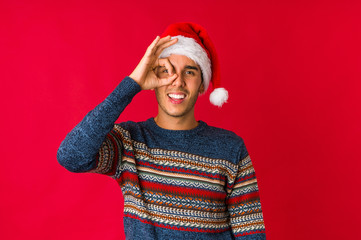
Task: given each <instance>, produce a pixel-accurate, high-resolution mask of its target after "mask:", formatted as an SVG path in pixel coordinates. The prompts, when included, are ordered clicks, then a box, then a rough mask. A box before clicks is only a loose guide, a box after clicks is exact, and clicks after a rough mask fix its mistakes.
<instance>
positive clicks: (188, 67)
mask: <svg viewBox="0 0 361 240" xmlns="http://www.w3.org/2000/svg"><path fill="white" fill-rule="evenodd" d="M184 68H185V69H193V70H197V71H198V68H197V67H195V66H190V65H187V66H185V67H184Z"/></svg>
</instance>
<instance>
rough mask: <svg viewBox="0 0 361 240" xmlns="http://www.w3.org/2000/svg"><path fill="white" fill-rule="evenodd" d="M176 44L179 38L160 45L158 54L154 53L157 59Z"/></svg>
mask: <svg viewBox="0 0 361 240" xmlns="http://www.w3.org/2000/svg"><path fill="white" fill-rule="evenodd" d="M176 42H178V38H173V39H172V40H169V41H167V42H164V43H163V44H158V45H159V47H157V50H156V52H155V53H154V55H155V57H156V58H158V57H159V55H160V54H161V53H162V52H163V50H164V49H166V48H167V47H170V46H172V45H173V44H175V43H176Z"/></svg>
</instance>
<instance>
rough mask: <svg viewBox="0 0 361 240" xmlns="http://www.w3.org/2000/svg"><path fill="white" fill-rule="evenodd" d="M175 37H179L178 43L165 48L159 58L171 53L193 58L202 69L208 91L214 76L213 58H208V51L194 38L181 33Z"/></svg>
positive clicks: (205, 87)
mask: <svg viewBox="0 0 361 240" xmlns="http://www.w3.org/2000/svg"><path fill="white" fill-rule="evenodd" d="M173 38H178V41H177V43H175V44H174V45H172V46H170V47H167V48H166V49H164V50H163V52H162V53H161V54H160V56H159V58H166V57H169V56H170V55H171V54H177V55H184V56H187V57H189V58H190V59H192V60H193V61H194V62H195V63H197V64H198V65H199V67H200V68H201V70H202V75H203V83H204V90H205V91H206V90H207V89H208V86H209V82H210V81H211V78H212V68H211V60H210V59H209V58H208V55H207V52H206V51H205V50H204V49H203V48H202V47H201V46H200V45H199V44H198V43H197V42H196V41H195V40H194V39H193V38H188V37H184V36H181V35H179V36H174V37H172V39H173ZM205 91H204V92H205Z"/></svg>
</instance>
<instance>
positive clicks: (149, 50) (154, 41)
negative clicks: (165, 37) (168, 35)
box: [147, 36, 160, 54]
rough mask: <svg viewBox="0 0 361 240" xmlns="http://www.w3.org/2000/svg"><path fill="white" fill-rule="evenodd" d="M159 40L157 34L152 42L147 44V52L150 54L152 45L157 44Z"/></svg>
mask: <svg viewBox="0 0 361 240" xmlns="http://www.w3.org/2000/svg"><path fill="white" fill-rule="evenodd" d="M159 41H160V37H159V36H157V37H156V38H155V39H154V40H153V42H152V43H151V44H150V45H149V47H148V48H147V53H148V54H151V53H152V52H153V49H154V47H155V46H156V45H157V43H158V42H159Z"/></svg>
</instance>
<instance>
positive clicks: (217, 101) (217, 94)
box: [209, 88, 228, 107]
mask: <svg viewBox="0 0 361 240" xmlns="http://www.w3.org/2000/svg"><path fill="white" fill-rule="evenodd" d="M209 100H210V101H211V103H212V104H213V105H216V106H218V107H222V105H223V103H226V102H227V100H228V91H227V90H226V89H224V88H215V89H214V90H213V92H212V93H211V94H210V95H209Z"/></svg>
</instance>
